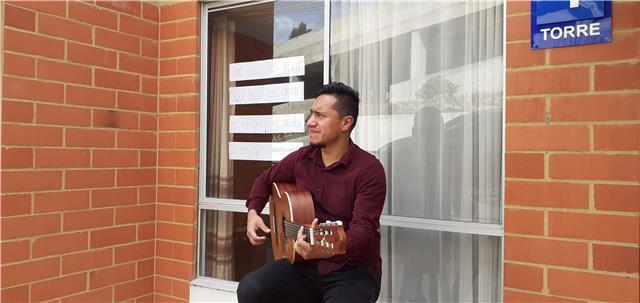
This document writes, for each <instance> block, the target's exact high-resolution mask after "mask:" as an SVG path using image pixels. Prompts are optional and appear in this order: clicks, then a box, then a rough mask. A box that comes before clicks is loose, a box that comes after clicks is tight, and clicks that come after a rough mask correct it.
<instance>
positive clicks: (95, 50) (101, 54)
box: [67, 2, 118, 68]
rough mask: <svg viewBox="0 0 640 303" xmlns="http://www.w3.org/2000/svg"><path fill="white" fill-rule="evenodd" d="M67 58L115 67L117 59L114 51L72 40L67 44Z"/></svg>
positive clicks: (78, 61) (73, 60)
mask: <svg viewBox="0 0 640 303" xmlns="http://www.w3.org/2000/svg"><path fill="white" fill-rule="evenodd" d="M72 3H80V2H72ZM67 58H68V59H69V61H72V62H76V63H82V64H87V65H94V66H101V67H106V68H115V67H116V63H117V61H118V58H117V53H116V52H114V51H110V50H106V49H102V48H99V47H92V46H87V45H82V44H76V43H73V42H69V44H68V46H67Z"/></svg>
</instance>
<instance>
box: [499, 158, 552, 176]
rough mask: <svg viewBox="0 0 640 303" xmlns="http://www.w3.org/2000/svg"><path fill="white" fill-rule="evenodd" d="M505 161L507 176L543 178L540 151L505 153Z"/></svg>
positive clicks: (542, 163)
mask: <svg viewBox="0 0 640 303" xmlns="http://www.w3.org/2000/svg"><path fill="white" fill-rule="evenodd" d="M505 162H506V163H505V164H506V166H505V174H506V177H508V178H544V154H542V153H506V154H505Z"/></svg>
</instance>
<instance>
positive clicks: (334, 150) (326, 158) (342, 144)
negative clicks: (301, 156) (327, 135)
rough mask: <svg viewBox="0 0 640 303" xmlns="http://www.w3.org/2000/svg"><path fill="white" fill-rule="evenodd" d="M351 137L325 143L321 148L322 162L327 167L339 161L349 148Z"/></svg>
mask: <svg viewBox="0 0 640 303" xmlns="http://www.w3.org/2000/svg"><path fill="white" fill-rule="evenodd" d="M349 141H350V140H349V137H346V138H341V139H340V140H338V141H336V142H335V143H333V144H330V145H325V146H323V147H322V148H321V151H322V162H323V163H324V166H325V167H329V166H331V164H333V163H336V162H338V161H339V160H340V159H341V158H342V156H343V155H344V154H345V153H346V152H347V150H348V149H349Z"/></svg>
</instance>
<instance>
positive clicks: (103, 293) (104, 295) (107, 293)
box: [62, 288, 113, 303]
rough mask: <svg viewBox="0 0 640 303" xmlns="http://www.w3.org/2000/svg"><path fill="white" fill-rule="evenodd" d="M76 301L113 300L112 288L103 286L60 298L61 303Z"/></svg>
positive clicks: (73, 302) (74, 302)
mask: <svg viewBox="0 0 640 303" xmlns="http://www.w3.org/2000/svg"><path fill="white" fill-rule="evenodd" d="M77 302H113V290H112V289H111V288H103V289H99V290H96V291H90V292H86V293H83V294H79V295H75V296H71V297H67V298H65V299H62V303H77Z"/></svg>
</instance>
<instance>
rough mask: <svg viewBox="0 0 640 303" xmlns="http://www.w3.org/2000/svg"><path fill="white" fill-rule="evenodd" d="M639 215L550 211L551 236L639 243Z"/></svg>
mask: <svg viewBox="0 0 640 303" xmlns="http://www.w3.org/2000/svg"><path fill="white" fill-rule="evenodd" d="M639 219H640V218H638V216H615V215H599V214H580V213H568V212H567V213H564V212H555V211H552V212H549V219H548V224H549V236H552V237H563V238H574V239H585V240H602V241H613V242H627V243H638V240H640V235H639V234H640V224H639Z"/></svg>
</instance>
